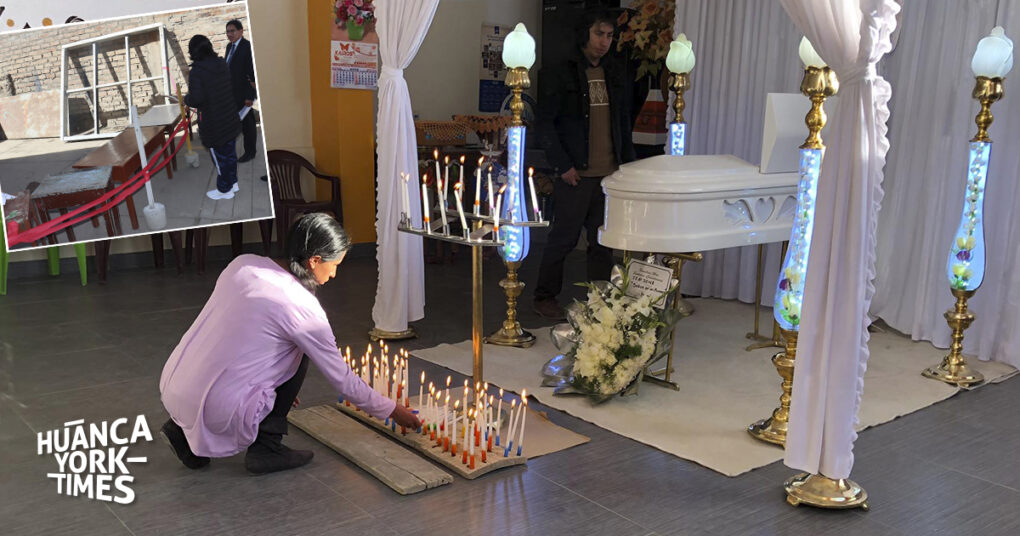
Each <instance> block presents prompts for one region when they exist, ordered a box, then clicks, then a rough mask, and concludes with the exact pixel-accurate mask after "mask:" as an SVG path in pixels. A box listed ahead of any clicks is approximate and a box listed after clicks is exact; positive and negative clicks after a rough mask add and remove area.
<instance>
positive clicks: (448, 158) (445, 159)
mask: <svg viewBox="0 0 1020 536" xmlns="http://www.w3.org/2000/svg"><path fill="white" fill-rule="evenodd" d="M443 162H444V163H445V164H446V165H450V157H449V155H447V156H446V158H444V159H443Z"/></svg>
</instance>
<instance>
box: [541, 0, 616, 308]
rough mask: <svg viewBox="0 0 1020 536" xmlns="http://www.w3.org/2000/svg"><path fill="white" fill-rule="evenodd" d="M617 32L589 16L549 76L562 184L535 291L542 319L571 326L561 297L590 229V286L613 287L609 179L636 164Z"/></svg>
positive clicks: (611, 22)
mask: <svg viewBox="0 0 1020 536" xmlns="http://www.w3.org/2000/svg"><path fill="white" fill-rule="evenodd" d="M615 30H616V18H615V17H613V16H611V15H610V14H609V13H607V12H603V11H592V12H588V13H586V14H585V16H584V17H582V18H581V20H580V21H579V23H578V25H577V27H576V29H575V36H574V39H575V45H576V46H575V49H574V53H573V54H572V55H571V56H570V57H569V58H568V59H567V60H566V61H565V62H564V63H561V64H559V65H550V66H548V67H544V68H543V71H544V73H543V74H545V75H546V76H543V77H542V79H543V80H544V81H543V83H542V84H541V86H540V87H539V91H540V94H539V101H538V111H537V113H536V117H535V119H536V130H537V141H538V145H539V146H540V147H541V148H542V149H544V150H545V155H546V158H547V160H548V161H549V164H550V165H551V166H552V167H553V169H554V171H555V174H556V175H558V176H559V180H555V181H554V183H553V203H554V204H555V216H554V220H553V222H552V226H551V228H550V230H549V238H548V242H547V243H546V246H545V250H544V251H543V252H542V264H541V266H540V267H539V272H538V284H537V285H535V303H534V307H535V311H536V312H537V313H538V314H540V315H542V316H545V317H547V318H557V319H560V318H564V312H563V308H562V307H561V306H560V305H559V303H558V302H557V301H556V296H557V295H558V294H559V293H560V290H561V289H562V287H563V261H564V260H565V259H566V257H567V254H569V253H570V252H571V251H572V250H573V249H574V248H575V247H576V246H577V240H578V237H579V236H580V234H581V230H582V228H585V229H587V235H586V236H587V240H588V252H587V253H588V259H587V260H588V280H589V281H594V280H607V279H609V274H610V271H611V269H612V264H613V255H612V251H611V250H609V248H606V247H604V246H602V245H600V244H599V243H598V228H599V225H601V224H602V218H603V214H604V212H605V204H606V196H605V194H604V193H603V192H602V186H601V185H602V178H603V177H605V176H607V175H609V174H611V173H613V172H614V171H616V169H617V168H618V167H619V166H620V164H623V163H626V162H630V161H632V160H634V159H635V156H634V145H633V142H632V140H631V136H632V131H633V119H632V117H631V109H630V108H631V104H630V101H631V83H630V80H629V78H628V77H627V75H626V69H625V67H624V66H622V65H618V64H617V63H615V62H613V61H611V59H610V58H609V56H607V54H608V53H609V51H610V49H611V47H612V44H613V33H614V32H615Z"/></svg>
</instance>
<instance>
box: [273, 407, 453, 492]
mask: <svg viewBox="0 0 1020 536" xmlns="http://www.w3.org/2000/svg"><path fill="white" fill-rule="evenodd" d="M287 420H288V421H290V422H291V423H293V424H294V425H295V426H297V427H298V428H301V429H302V430H304V431H305V432H307V433H308V434H309V435H311V436H312V437H314V438H315V439H317V440H319V441H321V442H322V443H323V444H325V445H326V446H328V447H330V448H332V449H333V450H335V451H337V452H339V453H340V454H341V455H342V456H344V457H345V458H347V459H348V460H351V461H352V462H354V463H355V464H356V465H358V467H361V468H362V469H364V470H365V471H367V472H368V473H370V474H371V475H372V476H374V477H376V478H378V479H379V480H380V481H382V482H383V483H384V484H386V485H387V486H389V487H391V488H393V490H394V491H396V492H397V493H400V494H401V495H409V494H412V493H418V492H420V491H425V490H426V489H430V488H435V487H438V486H442V485H444V484H449V483H451V482H453V477H452V476H451V475H450V474H449V473H446V472H445V471H442V470H440V469H439V468H437V467H435V466H434V465H432V464H430V463H428V462H426V461H425V460H422V459H421V458H420V457H418V456H416V455H414V454H413V453H411V452H408V451H407V449H405V448H403V447H401V446H400V445H397V444H395V443H393V442H392V441H389V440H388V439H386V438H384V437H383V436H382V435H380V434H378V433H377V432H374V431H372V430H370V429H368V428H366V427H364V426H362V425H361V424H359V423H358V422H356V421H355V420H353V419H351V418H350V417H348V416H346V415H344V414H343V413H341V412H339V411H337V410H336V409H335V408H332V407H330V406H315V407H311V408H307V409H301V410H295V411H291V412H290V414H289V415H288V417H287Z"/></svg>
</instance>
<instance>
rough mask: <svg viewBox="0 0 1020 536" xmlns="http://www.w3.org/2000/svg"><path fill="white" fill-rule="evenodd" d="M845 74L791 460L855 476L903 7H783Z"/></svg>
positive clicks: (820, 213) (796, 388)
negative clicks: (892, 59) (881, 66)
mask: <svg viewBox="0 0 1020 536" xmlns="http://www.w3.org/2000/svg"><path fill="white" fill-rule="evenodd" d="M780 1H781V2H782V4H783V7H784V8H785V9H786V11H787V12H788V13H789V14H790V18H791V19H793V21H794V23H795V24H796V25H797V27H798V28H800V29H801V30H802V31H803V33H804V35H806V36H807V38H808V39H809V40H811V42H812V43H813V44H814V45H815V49H816V50H817V51H818V54H819V55H820V56H821V57H822V59H823V60H825V62H826V63H827V64H828V65H829V66H830V67H831V68H832V69H833V71H835V72H836V75H837V76H838V77H839V82H840V87H839V95H840V98H839V103H838V105H837V106H836V110H835V113H834V114H833V117H832V121H833V124H832V125H831V127H830V129H829V131H828V133H827V137H826V139H825V140H824V142H825V144H826V146H827V147H828V148H827V150H826V154H825V159H824V160H823V162H822V172H821V175H820V177H819V180H818V195H817V197H816V200H815V222H814V233H813V234H814V236H813V238H812V241H811V254H810V256H809V257H808V267H809V268H808V272H807V277H806V278H805V283H804V304H803V306H802V308H801V311H802V318H803V320H802V321H801V326H800V336H799V339H798V341H797V347H798V348H797V368H796V374H794V377H793V392H794V393H795V395H794V397H793V400H792V401H791V406H790V429H789V433H788V435H787V439H786V459H785V463H786V464H787V465H789V466H790V467H793V468H795V469H799V470H802V471H807V472H809V473H816V474H822V475H825V476H827V477H829V478H847V477H848V476H850V469H851V468H852V467H853V442H854V440H855V439H856V438H857V433H856V432H855V431H854V425H855V424H856V422H857V409H858V407H859V405H860V399H861V393H862V390H863V387H864V370H865V368H866V367H867V361H868V330H867V326H868V324H870V323H871V321H870V319H869V318H868V314H867V313H868V306H869V304H870V302H871V297H872V296H873V295H874V291H875V287H874V285H873V284H872V279H873V278H874V275H875V271H874V269H875V241H876V237H875V231H876V228H877V226H878V209H879V207H880V206H881V202H882V178H883V168H884V167H885V156H886V153H887V152H888V150H889V140H888V139H887V138H886V131H887V128H886V121H887V120H888V119H889V108H888V102H889V99H890V98H891V97H892V87H891V86H890V85H889V83H888V82H886V81H885V80H884V79H883V78H882V77H881V76H878V74H877V73H876V69H875V65H876V64H877V63H878V61H879V60H880V59H882V56H884V55H885V54H886V53H888V52H889V51H890V50H891V49H892V43H891V41H890V39H889V38H890V35H891V34H892V31H893V29H895V27H896V13H897V12H898V11H899V5H898V4H897V3H896V2H894V1H893V0H780Z"/></svg>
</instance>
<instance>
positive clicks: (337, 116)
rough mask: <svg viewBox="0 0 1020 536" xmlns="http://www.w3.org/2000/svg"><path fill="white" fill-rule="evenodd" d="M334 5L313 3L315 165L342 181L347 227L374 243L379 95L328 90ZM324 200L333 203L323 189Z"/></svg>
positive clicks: (353, 236) (310, 38)
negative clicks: (332, 6) (330, 10)
mask: <svg viewBox="0 0 1020 536" xmlns="http://www.w3.org/2000/svg"><path fill="white" fill-rule="evenodd" d="M329 8H330V2H328V1H325V0H308V59H309V71H310V74H309V78H310V81H311V110H312V142H313V145H314V146H315V166H316V167H317V168H319V170H321V171H323V172H324V173H328V174H330V175H337V176H339V177H340V187H341V196H342V199H343V209H344V228H345V229H347V232H348V233H350V235H351V239H352V240H353V241H354V242H355V243H360V242H375V113H374V106H375V94H374V92H373V91H367V90H356V89H333V88H331V87H329V60H330V58H329V54H330V50H329V47H330V30H331V29H332V26H333V17H332V16H330V12H329ZM316 193H317V195H318V198H319V199H329V188H328V186H325V187H323V186H320V187H319V190H318V191H317V192H316Z"/></svg>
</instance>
